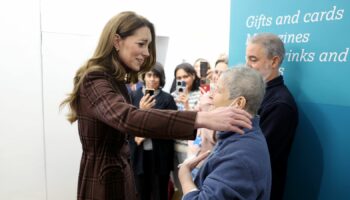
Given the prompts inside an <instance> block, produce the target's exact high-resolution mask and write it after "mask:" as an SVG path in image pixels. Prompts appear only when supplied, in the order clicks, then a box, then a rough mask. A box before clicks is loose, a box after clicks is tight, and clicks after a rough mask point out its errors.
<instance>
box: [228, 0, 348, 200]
mask: <svg viewBox="0 0 350 200" xmlns="http://www.w3.org/2000/svg"><path fill="white" fill-rule="evenodd" d="M322 12H323V13H324V14H322ZM315 13H318V14H315ZM287 15H289V16H290V17H291V19H294V22H297V23H294V24H293V23H292V21H290V22H291V23H289V24H288V23H287V21H286V23H284V24H281V25H277V24H276V19H277V18H282V17H281V16H287ZM321 15H323V17H321ZM327 15H328V17H327ZM308 16H309V17H311V16H313V18H314V19H316V20H318V21H317V22H313V23H307V20H308ZM264 17H265V21H264V20H260V22H259V18H261V19H262V18H264ZM293 17H294V18H293ZM267 18H270V23H268V20H266V19H267ZM321 18H322V19H321ZM249 19H253V20H251V21H249ZM296 19H297V20H296ZM254 20H255V21H254ZM259 23H260V24H259ZM259 32H273V33H275V34H277V35H280V36H281V37H282V38H283V37H285V36H286V35H288V34H291V35H294V36H295V38H296V37H297V35H298V34H300V36H299V37H302V38H303V39H304V41H305V42H302V39H300V40H299V42H296V40H294V42H291V41H287V40H286V42H285V46H286V53H287V54H286V58H285V61H284V62H283V64H282V67H283V68H282V70H283V75H284V77H285V81H286V84H287V85H288V87H289V89H290V90H291V92H292V93H293V95H294V97H295V99H296V101H297V104H298V108H299V113H300V121H299V126H298V130H297V134H296V136H295V140H294V143H293V147H292V152H291V155H290V159H289V169H288V179H287V186H286V187H287V188H286V195H285V199H288V200H289V199H322V200H323V199H344V200H345V199H350V131H349V128H347V126H349V125H350V62H349V60H350V50H349V49H350V39H349V36H350V3H349V1H347V0H335V1H302V0H295V1H277V0H265V1H254V0H245V1H240V0H232V1H231V21H230V49H229V60H230V66H232V65H235V64H237V63H244V62H245V43H246V39H247V37H248V36H249V35H253V34H254V33H259ZM330 52H334V53H335V54H337V56H338V57H337V59H336V60H333V59H330V60H327V61H323V60H322V58H324V57H322V56H321V55H326V54H327V55H328V56H329V55H330ZM306 53H307V54H306ZM297 54H298V55H299V58H298V59H296V57H294V58H293V55H294V56H295V55H297ZM312 54H313V56H312ZM301 55H304V56H301ZM309 56H311V57H312V59H310V58H311V57H309ZM320 56H321V57H320Z"/></svg>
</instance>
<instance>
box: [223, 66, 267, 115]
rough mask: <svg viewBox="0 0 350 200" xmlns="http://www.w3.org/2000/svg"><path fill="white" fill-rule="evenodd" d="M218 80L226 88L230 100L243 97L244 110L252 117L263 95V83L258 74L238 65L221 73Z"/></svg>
mask: <svg viewBox="0 0 350 200" xmlns="http://www.w3.org/2000/svg"><path fill="white" fill-rule="evenodd" d="M220 79H222V83H223V84H224V85H223V86H224V87H225V88H228V90H229V98H230V99H235V98H237V97H239V96H243V97H244V98H245V99H246V107H245V110H246V111H247V112H249V113H251V114H253V115H255V114H256V113H257V112H258V109H259V107H260V104H261V102H262V100H263V98H264V95H265V82H264V80H263V77H262V76H261V74H260V73H259V72H257V71H256V70H254V69H252V68H250V67H248V66H247V65H245V64H240V65H236V66H234V67H233V68H231V69H228V70H226V71H225V72H223V73H222V74H221V76H220Z"/></svg>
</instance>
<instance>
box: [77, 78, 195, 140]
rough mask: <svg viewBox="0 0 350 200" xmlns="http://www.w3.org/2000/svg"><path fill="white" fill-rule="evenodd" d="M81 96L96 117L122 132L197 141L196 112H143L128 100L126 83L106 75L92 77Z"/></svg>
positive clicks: (155, 110) (84, 83)
mask: <svg viewBox="0 0 350 200" xmlns="http://www.w3.org/2000/svg"><path fill="white" fill-rule="evenodd" d="M123 91H125V92H123ZM81 93H82V94H83V95H84V96H85V97H86V99H87V100H88V104H89V105H88V106H87V107H88V109H90V110H91V112H92V115H93V116H94V117H95V118H96V119H98V120H99V121H101V122H103V123H105V124H108V125H109V126H111V127H113V128H115V129H117V130H118V131H120V132H124V133H134V134H135V135H137V136H141V137H152V138H173V139H194V137H195V128H194V122H195V119H196V112H190V111H187V112H185V111H184V112H179V111H170V110H157V109H149V110H139V109H137V108H136V107H134V106H132V105H130V104H129V102H128V100H126V99H127V96H128V94H127V93H126V90H125V85H124V83H116V82H115V81H113V80H112V77H111V76H110V75H108V74H107V73H106V72H92V73H90V74H88V75H87V77H86V78H85V80H84V82H83V85H82V88H81Z"/></svg>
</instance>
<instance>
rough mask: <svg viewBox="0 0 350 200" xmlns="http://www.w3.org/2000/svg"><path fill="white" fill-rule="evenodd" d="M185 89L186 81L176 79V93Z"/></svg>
mask: <svg viewBox="0 0 350 200" xmlns="http://www.w3.org/2000/svg"><path fill="white" fill-rule="evenodd" d="M185 90H186V82H185V81H182V80H176V91H177V92H178V93H181V92H185Z"/></svg>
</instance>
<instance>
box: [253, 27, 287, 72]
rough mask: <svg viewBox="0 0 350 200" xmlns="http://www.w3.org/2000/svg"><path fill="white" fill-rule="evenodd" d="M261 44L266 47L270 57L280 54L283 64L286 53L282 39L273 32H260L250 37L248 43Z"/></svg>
mask: <svg viewBox="0 0 350 200" xmlns="http://www.w3.org/2000/svg"><path fill="white" fill-rule="evenodd" d="M249 43H251V44H259V45H262V46H263V47H264V49H265V52H266V54H267V57H268V58H270V59H271V58H273V57H274V56H278V57H279V58H280V63H279V66H280V65H281V64H282V62H283V59H284V54H285V49H284V44H283V42H282V40H281V39H280V38H279V37H278V36H277V35H275V34H273V33H259V34H256V35H254V36H252V37H251V38H249V39H248V44H249Z"/></svg>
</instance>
